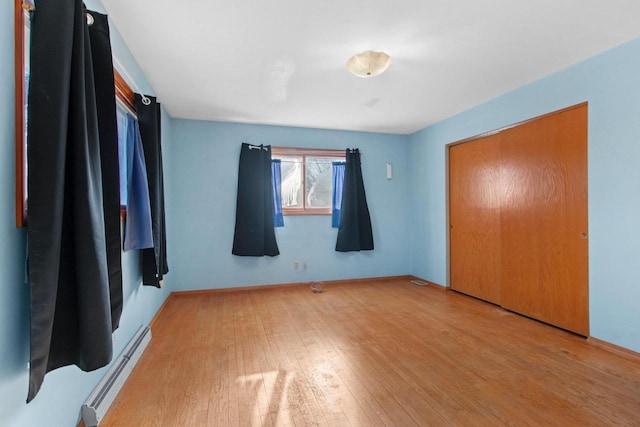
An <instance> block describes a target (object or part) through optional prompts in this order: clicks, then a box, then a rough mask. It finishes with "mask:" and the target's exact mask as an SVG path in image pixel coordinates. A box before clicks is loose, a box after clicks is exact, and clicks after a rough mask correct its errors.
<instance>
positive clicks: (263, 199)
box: [231, 143, 280, 256]
mask: <svg viewBox="0 0 640 427" xmlns="http://www.w3.org/2000/svg"><path fill="white" fill-rule="evenodd" d="M273 216H274V201H273V184H272V176H271V146H270V145H251V144H246V143H243V144H242V146H241V148H240V163H239V165H238V197H237V201H236V226H235V232H234V234H233V249H232V250H231V253H232V254H233V255H239V256H265V255H266V256H276V255H279V254H280V251H279V250H278V243H277V242H276V233H275V230H274V222H273Z"/></svg>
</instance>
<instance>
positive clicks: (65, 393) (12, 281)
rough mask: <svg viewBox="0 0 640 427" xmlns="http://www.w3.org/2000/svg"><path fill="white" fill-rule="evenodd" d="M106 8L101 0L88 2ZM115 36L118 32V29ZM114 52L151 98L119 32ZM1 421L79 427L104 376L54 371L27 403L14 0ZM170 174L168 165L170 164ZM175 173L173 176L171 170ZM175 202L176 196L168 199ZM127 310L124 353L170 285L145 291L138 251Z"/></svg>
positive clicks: (2, 32) (4, 197) (4, 16)
mask: <svg viewBox="0 0 640 427" xmlns="http://www.w3.org/2000/svg"><path fill="white" fill-rule="evenodd" d="M86 3H87V5H88V7H89V8H90V9H93V10H98V11H103V8H102V5H101V4H100V3H99V2H98V1H97V0H90V1H86ZM112 31H113V28H112ZM112 38H113V45H114V46H113V47H114V53H115V54H116V55H117V56H118V59H119V60H120V62H122V63H123V65H124V66H125V67H126V68H127V70H128V71H129V73H130V74H131V76H132V78H134V79H135V81H136V83H138V84H139V85H140V86H141V89H142V90H145V91H147V93H152V92H151V88H150V87H149V86H148V84H147V83H146V80H145V78H144V76H143V75H142V73H141V72H140V70H139V68H138V66H137V65H136V63H135V61H134V60H133V58H132V57H131V55H130V54H129V52H128V50H127V48H126V46H125V45H124V43H123V42H122V40H121V39H120V37H119V36H118V34H113V37H112ZM0 75H1V76H2V78H1V79H0V218H2V219H3V220H2V221H1V222H0V248H1V250H2V256H0V424H2V425H3V426H54V427H56V426H73V425H75V424H76V423H77V421H78V419H79V411H80V406H81V405H82V403H83V402H84V400H85V399H86V397H87V396H88V394H89V393H90V392H91V391H92V390H93V388H94V387H95V385H96V384H97V382H98V381H99V380H100V379H101V378H102V376H103V375H104V373H105V372H106V368H103V369H100V370H98V371H95V372H91V373H85V372H82V371H80V369H78V368H76V367H67V368H62V369H58V370H56V371H53V372H51V373H50V374H48V375H47V376H46V378H45V381H44V384H43V387H42V389H41V391H40V393H39V394H38V396H37V397H36V399H35V400H34V401H33V402H32V403H30V404H28V405H27V404H26V403H25V400H26V397H27V388H28V371H27V362H28V360H29V302H28V298H29V291H28V285H27V284H26V283H25V273H24V270H25V267H24V258H25V241H26V236H25V231H24V230H20V229H17V228H16V227H15V220H14V218H15V214H14V206H15V205H14V184H15V169H14V160H13V159H14V146H13V143H14V140H15V139H14V138H15V126H14V92H13V91H14V87H13V2H1V3H0ZM162 119H163V139H164V141H163V143H164V144H166V143H168V142H169V141H170V139H171V120H170V119H169V117H168V116H167V115H166V114H164V115H163V118H162ZM165 168H166V169H170V168H171V166H170V161H167V160H165ZM169 174H170V172H169ZM167 197H168V198H169V199H170V195H169V194H167ZM123 269H124V293H125V305H124V312H123V315H122V320H121V324H120V328H119V329H118V330H117V331H116V332H115V334H114V353H115V354H119V353H120V352H121V351H122V349H123V348H124V346H125V345H126V343H127V342H128V341H129V340H130V338H131V337H132V336H133V334H134V333H135V331H136V330H137V329H138V328H139V327H140V326H141V325H143V324H147V323H149V321H150V320H151V318H152V317H153V315H154V314H155V313H156V311H157V310H158V308H159V307H160V305H161V304H162V302H163V301H164V299H165V298H166V296H167V294H168V292H169V290H170V285H169V286H168V287H167V288H165V289H162V290H158V289H155V288H149V287H142V286H141V280H142V279H141V273H140V267H139V257H138V254H137V253H136V251H131V252H127V253H125V254H124V255H123Z"/></svg>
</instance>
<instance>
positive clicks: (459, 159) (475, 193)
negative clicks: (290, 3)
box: [449, 135, 501, 304]
mask: <svg viewBox="0 0 640 427" xmlns="http://www.w3.org/2000/svg"><path fill="white" fill-rule="evenodd" d="M449 209H450V210H449V222H450V235H449V237H450V246H449V247H450V248H451V250H450V284H451V288H452V289H454V290H456V291H459V292H463V293H465V294H468V295H471V296H474V297H476V298H480V299H483V300H485V301H489V302H492V303H494V304H500V288H501V287H500V136H499V135H492V136H488V137H484V138H481V139H478V140H474V141H471V142H467V143H463V144H459V145H455V146H452V147H450V148H449Z"/></svg>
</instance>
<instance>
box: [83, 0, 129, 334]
mask: <svg viewBox="0 0 640 427" xmlns="http://www.w3.org/2000/svg"><path fill="white" fill-rule="evenodd" d="M88 13H89V14H90V15H91V17H92V22H93V23H92V24H91V25H90V26H89V36H90V38H91V58H92V60H93V75H94V79H95V83H96V109H97V113H98V132H99V134H100V161H101V165H102V201H103V210H104V228H105V234H106V245H107V266H108V268H109V295H110V300H111V324H112V330H113V331H115V330H116V329H117V328H118V325H119V323H120V315H121V314H122V239H121V235H120V173H119V169H120V163H119V158H118V127H117V124H116V121H117V119H116V95H115V91H114V90H113V88H114V87H115V82H114V78H113V62H112V56H111V41H110V40H109V23H108V22H107V15H102V14H100V13H97V12H93V11H89V12H88Z"/></svg>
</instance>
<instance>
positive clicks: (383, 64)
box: [346, 50, 391, 77]
mask: <svg viewBox="0 0 640 427" xmlns="http://www.w3.org/2000/svg"><path fill="white" fill-rule="evenodd" d="M389 65H391V57H390V56H389V55H387V54H386V53H384V52H374V51H371V50H368V51H366V52H362V53H358V54H357V55H353V56H352V57H351V58H349V60H348V61H347V65H346V67H347V70H349V71H350V72H351V74H353V75H354V76H358V77H373V76H377V75H379V74H382V73H384V72H385V70H386V69H387V68H389Z"/></svg>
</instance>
